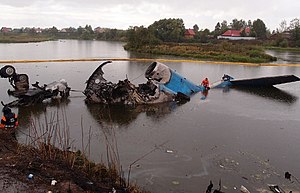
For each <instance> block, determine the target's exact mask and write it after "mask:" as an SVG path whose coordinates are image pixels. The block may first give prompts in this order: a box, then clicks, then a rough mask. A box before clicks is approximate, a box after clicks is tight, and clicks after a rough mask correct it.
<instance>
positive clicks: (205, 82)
mask: <svg viewBox="0 0 300 193" xmlns="http://www.w3.org/2000/svg"><path fill="white" fill-rule="evenodd" d="M201 86H204V87H205V89H207V90H208V89H209V81H208V78H205V79H204V80H202V82H201Z"/></svg>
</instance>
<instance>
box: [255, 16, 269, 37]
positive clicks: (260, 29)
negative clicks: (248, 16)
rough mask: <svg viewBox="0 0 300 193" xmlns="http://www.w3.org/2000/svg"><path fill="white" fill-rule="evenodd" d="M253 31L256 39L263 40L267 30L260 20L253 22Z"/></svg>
mask: <svg viewBox="0 0 300 193" xmlns="http://www.w3.org/2000/svg"><path fill="white" fill-rule="evenodd" d="M253 30H254V31H255V34H256V37H258V38H261V39H265V38H266V36H267V28H266V25H265V23H264V22H263V21H262V20H261V19H257V20H255V21H253Z"/></svg>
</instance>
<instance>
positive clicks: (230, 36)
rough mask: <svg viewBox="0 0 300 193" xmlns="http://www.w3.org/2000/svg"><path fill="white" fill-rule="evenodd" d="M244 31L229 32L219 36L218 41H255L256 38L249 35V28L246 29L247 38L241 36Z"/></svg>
mask: <svg viewBox="0 0 300 193" xmlns="http://www.w3.org/2000/svg"><path fill="white" fill-rule="evenodd" d="M243 30H244V29H240V30H232V29H231V30H227V31H226V32H224V33H223V34H222V35H220V36H218V37H217V38H218V39H228V40H255V37H249V34H250V32H251V30H250V28H249V27H246V28H245V34H246V37H244V36H241V33H242V32H243Z"/></svg>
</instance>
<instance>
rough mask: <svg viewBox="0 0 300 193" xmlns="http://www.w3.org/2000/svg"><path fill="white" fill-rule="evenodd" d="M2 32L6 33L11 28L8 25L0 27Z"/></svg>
mask: <svg viewBox="0 0 300 193" xmlns="http://www.w3.org/2000/svg"><path fill="white" fill-rule="evenodd" d="M0 31H1V32H2V33H8V32H11V31H12V28H10V27H2V28H1V30H0Z"/></svg>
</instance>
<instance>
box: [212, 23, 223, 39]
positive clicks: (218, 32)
mask: <svg viewBox="0 0 300 193" xmlns="http://www.w3.org/2000/svg"><path fill="white" fill-rule="evenodd" d="M213 33H214V37H217V36H219V35H221V24H220V22H218V23H217V25H216V26H215V30H214V32H213Z"/></svg>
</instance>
